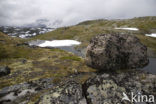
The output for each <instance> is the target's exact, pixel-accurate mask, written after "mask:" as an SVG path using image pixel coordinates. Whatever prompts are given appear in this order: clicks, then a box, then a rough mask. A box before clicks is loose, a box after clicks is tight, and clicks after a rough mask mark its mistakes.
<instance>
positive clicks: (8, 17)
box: [0, 0, 156, 27]
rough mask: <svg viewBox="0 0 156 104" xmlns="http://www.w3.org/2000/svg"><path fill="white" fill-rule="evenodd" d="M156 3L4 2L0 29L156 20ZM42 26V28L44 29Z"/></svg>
mask: <svg viewBox="0 0 156 104" xmlns="http://www.w3.org/2000/svg"><path fill="white" fill-rule="evenodd" d="M155 5H156V0H0V25H15V26H22V25H25V24H26V25H30V24H31V25H33V24H35V23H38V22H41V20H42V21H43V22H44V23H43V24H45V25H48V26H52V27H58V26H66V25H73V24H76V23H78V22H81V21H84V20H90V19H102V18H108V19H116V18H122V19H123V18H132V17H139V16H156V6H155ZM43 24H42V25H43Z"/></svg>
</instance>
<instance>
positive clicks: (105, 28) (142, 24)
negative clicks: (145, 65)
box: [30, 17, 156, 57]
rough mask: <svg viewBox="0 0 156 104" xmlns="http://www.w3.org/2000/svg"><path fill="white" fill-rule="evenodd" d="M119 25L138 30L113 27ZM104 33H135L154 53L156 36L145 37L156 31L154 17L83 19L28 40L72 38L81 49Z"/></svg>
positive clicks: (155, 19)
mask: <svg viewBox="0 0 156 104" xmlns="http://www.w3.org/2000/svg"><path fill="white" fill-rule="evenodd" d="M119 27H120V28H121V27H135V28H138V29H139V31H130V30H121V29H115V28H119ZM104 33H115V34H133V35H136V36H137V37H138V38H139V39H140V40H141V42H142V43H143V44H145V45H146V46H147V47H148V48H149V56H151V57H154V56H155V55H153V54H154V53H156V38H151V37H147V36H145V34H147V33H156V17H139V18H133V19H125V20H92V21H85V22H81V23H79V24H77V25H75V26H70V27H62V28H58V29H56V30H55V31H52V32H49V33H46V34H42V35H38V36H36V37H33V38H31V39H30V40H36V39H41V40H52V39H74V40H78V41H81V42H82V44H81V45H80V46H78V47H77V48H80V49H83V48H86V47H87V46H88V44H89V41H90V39H91V38H92V37H94V36H95V35H97V34H104Z"/></svg>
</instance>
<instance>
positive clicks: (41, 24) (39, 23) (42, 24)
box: [22, 19, 62, 28]
mask: <svg viewBox="0 0 156 104" xmlns="http://www.w3.org/2000/svg"><path fill="white" fill-rule="evenodd" d="M61 24H62V20H54V21H49V20H48V19H38V20H36V21H35V22H34V23H31V24H25V25H23V26H22V27H35V28H46V27H52V28H57V27H59V26H61Z"/></svg>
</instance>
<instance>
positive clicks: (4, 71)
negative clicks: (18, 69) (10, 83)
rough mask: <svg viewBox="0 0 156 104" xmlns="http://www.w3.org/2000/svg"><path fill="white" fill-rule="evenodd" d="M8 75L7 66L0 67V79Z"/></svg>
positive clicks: (8, 69)
mask: <svg viewBox="0 0 156 104" xmlns="http://www.w3.org/2000/svg"><path fill="white" fill-rule="evenodd" d="M8 74H10V68H9V67H8V66H0V77H1V76H5V75H8Z"/></svg>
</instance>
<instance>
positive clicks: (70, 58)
mask: <svg viewBox="0 0 156 104" xmlns="http://www.w3.org/2000/svg"><path fill="white" fill-rule="evenodd" d="M61 59H62V60H73V61H81V60H82V59H81V58H80V57H78V56H66V57H61Z"/></svg>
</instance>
